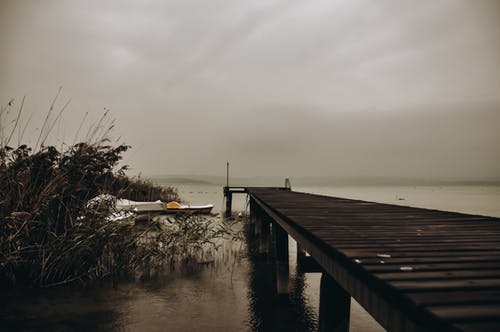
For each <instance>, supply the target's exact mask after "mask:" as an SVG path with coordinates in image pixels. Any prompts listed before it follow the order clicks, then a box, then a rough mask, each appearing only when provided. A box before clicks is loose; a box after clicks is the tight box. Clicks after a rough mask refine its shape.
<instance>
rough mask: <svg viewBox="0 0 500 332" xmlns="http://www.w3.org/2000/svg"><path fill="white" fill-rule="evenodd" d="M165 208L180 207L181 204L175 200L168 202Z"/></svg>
mask: <svg viewBox="0 0 500 332" xmlns="http://www.w3.org/2000/svg"><path fill="white" fill-rule="evenodd" d="M167 209H182V205H180V204H179V203H177V202H168V203H167Z"/></svg>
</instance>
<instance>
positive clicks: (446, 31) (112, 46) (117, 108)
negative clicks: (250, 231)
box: [0, 0, 500, 178]
mask: <svg viewBox="0 0 500 332" xmlns="http://www.w3.org/2000/svg"><path fill="white" fill-rule="evenodd" d="M0 47H1V52H0V102H1V104H2V105H3V106H6V105H7V103H8V102H9V101H10V100H11V98H14V105H13V110H15V109H17V107H19V105H20V102H21V100H22V97H23V96H26V102H25V105H24V109H23V119H24V120H23V121H27V119H28V117H29V116H32V118H31V122H30V123H31V127H32V128H31V127H30V128H31V129H33V130H34V129H35V127H37V126H40V124H41V122H42V121H43V117H44V116H45V115H46V114H47V111H48V109H49V105H50V102H51V100H52V99H53V98H54V96H55V95H56V93H57V91H58V89H59V87H60V86H62V92H61V94H60V96H59V98H58V100H57V103H56V105H57V107H56V109H60V107H63V105H64V104H65V103H66V101H68V100H69V99H71V102H70V104H69V106H68V108H67V110H66V111H64V113H63V115H62V118H61V119H60V121H59V122H58V123H57V126H56V127H55V129H54V131H53V140H54V141H55V142H56V143H57V142H60V141H62V140H65V141H66V142H68V143H71V142H72V140H73V138H74V136H75V132H76V131H77V128H78V127H79V126H80V124H81V123H82V119H83V118H84V115H85V114H86V113H87V112H88V116H87V118H86V120H85V126H87V127H88V126H89V125H91V124H92V123H95V121H97V120H98V119H99V117H100V116H101V115H102V113H103V110H104V108H106V109H110V112H111V114H112V117H114V118H115V119H116V128H115V131H114V137H121V141H123V142H125V143H127V144H130V145H132V149H131V150H130V151H129V152H128V153H127V154H126V156H125V159H126V162H127V163H128V164H129V165H130V166H131V167H132V168H133V173H143V174H146V175H153V174H212V175H217V174H219V175H224V174H225V162H226V160H228V161H230V162H231V165H232V173H233V174H234V175H248V176H252V175H283V176H297V175H334V176H335V175H340V176H343V175H350V176H356V175H363V176H366V175H377V176H392V175H397V176H432V177H436V176H437V177H460V178H481V177H495V178H500V148H499V147H500V129H499V125H500V1H495V0H491V1H482V0H478V1H469V0H448V1H447V0H439V1H437V0H432V1H431V0H429V1H396V0H393V1H373V0H364V1H363V0H359V1H358V0H345V1H333V0H328V1H317V0H315V1H293V0H287V1H270V0H263V1H256V0H252V1H246V0H245V1H243V0H241V1H237V0H227V1H222V0H212V1H187V0H178V1H164V0H147V1H146V0H140V1H139V0H137V1H131V0H115V1H102V0H93V1H67V0H57V1H50V0H44V1H36V0H33V1H28V0H13V1H8V0H0ZM4 122H5V121H4ZM2 125H3V126H5V125H6V123H3V124H2ZM31 129H30V130H31ZM82 132H84V130H82ZM33 137H34V138H33ZM36 137H37V135H36V134H32V133H31V132H30V133H27V134H25V136H24V140H25V141H27V142H28V143H30V142H31V144H33V142H32V141H33V139H35V140H36Z"/></svg>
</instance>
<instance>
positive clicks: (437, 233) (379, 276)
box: [227, 187, 500, 332]
mask: <svg viewBox="0 0 500 332" xmlns="http://www.w3.org/2000/svg"><path fill="white" fill-rule="evenodd" d="M227 190H228V191H230V188H229V187H228V188H227ZM241 192H244V193H247V194H248V195H249V197H250V210H251V220H253V221H254V222H256V225H258V228H259V230H258V231H257V236H261V237H262V238H268V237H270V236H268V235H272V236H273V237H274V243H275V246H276V257H277V260H279V261H281V262H288V236H287V234H288V235H290V236H291V237H292V238H293V239H294V240H295V241H296V242H297V245H298V247H299V248H300V249H299V251H298V252H299V253H301V252H302V250H305V251H307V253H309V254H310V256H311V257H312V259H314V261H315V263H317V265H318V268H319V271H322V272H323V275H322V278H321V286H320V318H319V328H320V330H321V331H348V327H349V306H350V299H351V296H352V297H353V298H354V299H356V301H358V302H359V303H360V304H361V305H362V306H363V307H364V308H365V309H366V310H367V311H368V313H370V314H371V315H372V316H373V317H374V318H375V319H376V320H377V321H378V322H379V323H380V324H381V325H382V326H383V327H385V328H386V329H387V330H388V331H401V332H410V331H500V219H499V218H493V217H485V216H476V215H467V214H461V213H454V212H445V211H437V210H429V209H420V208H412V207H403V206H397V205H389V204H380V203H372V202H365V201H359V200H350V199H343V198H335V197H327V196H320V195H313V194H306V193H299V192H293V191H291V190H290V189H288V188H244V190H242V191H241ZM264 246H265V245H264ZM285 264H286V263H285ZM281 270H282V271H285V272H282V273H281V274H282V275H281V277H278V279H277V281H278V283H281V285H278V292H279V291H280V290H281V291H282V292H286V289H287V285H286V277H287V274H288V269H281ZM283 273H284V274H285V275H284V276H283Z"/></svg>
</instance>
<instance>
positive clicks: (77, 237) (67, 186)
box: [0, 104, 225, 286]
mask: <svg viewBox="0 0 500 332" xmlns="http://www.w3.org/2000/svg"><path fill="white" fill-rule="evenodd" d="M9 106H11V105H9ZM66 106H67V104H65V106H64V108H65V107H66ZM52 111H53V107H52V106H51V109H50V111H49V115H48V116H47V118H46V120H45V122H44V124H43V126H42V130H41V133H40V136H39V139H38V140H37V143H36V144H35V149H31V148H30V147H28V146H27V145H19V146H17V147H12V146H11V144H10V143H11V141H12V137H14V136H15V133H16V131H18V137H19V139H21V136H22V135H21V134H22V130H23V129H21V132H19V128H20V127H19V126H20V123H21V120H20V118H21V116H20V114H21V112H22V105H21V108H20V109H19V112H18V113H17V114H16V113H15V112H11V114H14V115H15V116H14V118H15V119H14V120H11V121H10V122H8V123H10V124H11V125H12V128H7V127H8V126H6V125H5V123H6V121H5V118H6V114H7V112H6V111H5V108H2V110H1V112H0V120H3V121H2V122H0V129H1V133H3V134H5V133H7V135H6V136H5V137H3V138H2V139H1V146H0V188H1V190H0V285H10V286H12V285H29V286H51V285H59V284H63V283H71V282H77V281H78V282H81V283H83V284H85V283H86V282H88V281H89V280H95V279H101V278H111V279H112V280H118V279H119V278H121V277H125V276H128V277H131V276H136V275H137V274H138V273H145V271H146V270H148V271H149V270H150V269H152V268H161V267H163V266H164V264H167V263H168V264H170V263H171V262H172V261H174V260H175V259H177V258H179V257H182V256H185V255H189V254H192V253H194V252H196V251H197V250H201V248H202V247H203V246H204V245H206V244H208V245H215V242H214V239H216V238H218V237H220V236H222V235H223V234H224V233H225V231H224V229H223V228H218V227H212V226H213V225H211V223H210V222H204V223H203V222H200V220H198V219H196V218H198V217H183V218H184V219H182V220H179V219H173V220H171V225H170V226H168V227H165V226H164V225H163V224H160V223H155V222H152V223H150V224H147V225H145V226H142V227H141V228H138V227H135V226H134V225H133V224H130V223H117V222H110V221H109V220H108V219H107V218H106V217H107V216H108V215H109V214H110V212H112V211H113V208H114V205H113V204H112V203H111V204H110V203H109V202H106V201H102V203H99V204H98V205H97V206H95V204H94V205H93V206H91V205H89V200H91V199H92V198H94V197H96V196H98V195H101V194H112V195H115V196H117V197H125V198H129V199H133V200H156V199H162V200H179V197H178V195H177V191H176V190H175V189H174V188H172V187H161V186H156V185H153V184H152V183H150V182H148V181H144V180H141V179H131V178H129V177H127V176H126V174H125V171H126V167H125V166H124V167H118V165H119V162H120V160H121V158H122V155H123V153H125V152H126V151H127V150H128V149H129V146H127V145H124V144H119V145H115V146H112V145H110V144H109V142H110V140H109V139H108V138H107V135H108V134H109V131H110V130H111V129H112V126H114V123H113V122H106V121H107V120H106V119H107V118H106V117H107V113H106V114H105V115H104V116H103V118H102V119H101V120H100V121H99V122H98V125H97V126H96V127H95V128H94V129H91V130H89V133H88V136H87V137H88V138H89V140H88V141H86V142H80V143H76V144H73V145H70V146H67V148H65V149H64V150H61V149H58V148H56V147H54V146H46V145H45V142H46V140H47V137H48V136H49V135H50V131H51V128H53V124H54V121H57V119H59V118H60V114H61V111H60V112H59V113H57V117H56V120H52V121H51V120H50V113H51V112H52ZM2 116H4V118H3V119H2ZM105 123H107V124H108V126H104V125H103V124H105ZM96 128H97V129H96ZM148 271H146V272H148Z"/></svg>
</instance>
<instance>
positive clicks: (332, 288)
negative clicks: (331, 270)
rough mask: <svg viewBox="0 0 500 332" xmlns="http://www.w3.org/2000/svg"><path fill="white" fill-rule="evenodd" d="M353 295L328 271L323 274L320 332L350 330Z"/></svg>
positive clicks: (320, 299) (343, 331)
mask: <svg viewBox="0 0 500 332" xmlns="http://www.w3.org/2000/svg"><path fill="white" fill-rule="evenodd" d="M350 312H351V296H350V295H349V293H348V292H346V291H345V290H344V289H343V288H342V287H341V286H340V285H339V284H338V283H337V282H336V281H335V279H333V278H332V277H330V276H329V275H328V273H322V274H321V284H320V294H319V324H318V325H319V328H318V330H319V331H320V332H326V331H328V332H349V316H350Z"/></svg>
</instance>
